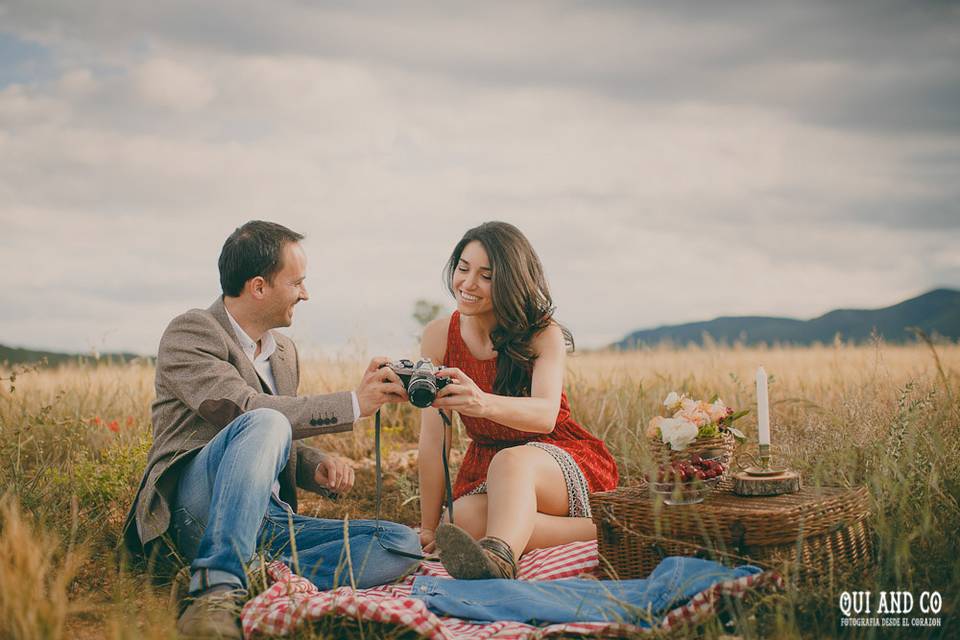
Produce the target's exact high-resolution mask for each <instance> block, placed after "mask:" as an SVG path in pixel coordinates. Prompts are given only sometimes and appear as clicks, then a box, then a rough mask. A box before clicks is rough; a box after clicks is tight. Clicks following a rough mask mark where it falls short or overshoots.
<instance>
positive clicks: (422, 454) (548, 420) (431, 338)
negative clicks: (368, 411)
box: [419, 222, 619, 579]
mask: <svg viewBox="0 0 960 640" xmlns="http://www.w3.org/2000/svg"><path fill="white" fill-rule="evenodd" d="M445 275H446V281H447V287H448V288H449V290H450V293H451V294H452V295H453V297H454V299H455V300H456V303H457V309H456V311H454V312H453V314H452V315H451V316H450V317H449V318H440V319H437V320H435V321H433V322H431V323H430V324H429V325H427V327H426V328H425V329H424V332H423V340H422V342H421V345H422V352H423V355H424V356H425V357H428V358H430V359H431V360H432V361H433V362H435V363H443V364H445V365H446V367H447V368H446V369H443V370H442V371H440V372H439V373H438V375H439V376H443V377H447V378H449V380H450V382H449V383H448V384H447V385H446V386H445V387H444V388H443V389H441V390H440V392H439V393H438V394H437V399H436V401H435V402H434V403H433V407H435V408H437V409H440V410H442V411H444V412H447V413H448V415H449V412H451V411H456V412H457V413H459V414H460V417H461V419H462V420H463V423H464V425H465V427H466V430H467V433H468V434H469V435H470V437H471V439H472V441H471V442H470V446H469V447H468V448H467V452H466V455H465V456H464V459H463V463H462V465H461V467H460V472H459V474H458V475H457V479H456V482H455V484H454V488H453V496H454V499H455V502H454V504H453V512H454V519H455V523H456V524H455V525H451V524H449V523H444V524H440V525H439V526H438V523H439V522H440V516H441V508H440V505H441V502H442V500H443V485H444V482H443V460H442V459H441V457H440V456H441V451H440V449H441V441H443V435H444V434H443V432H442V431H441V429H443V428H444V427H443V423H442V421H441V417H440V414H439V412H438V411H433V410H430V409H426V410H424V411H423V415H422V422H421V429H420V447H419V470H420V492H421V494H420V501H421V534H420V541H421V544H422V545H423V548H424V550H425V551H427V552H431V551H433V550H434V549H436V550H437V551H438V552H439V555H440V559H441V561H442V562H443V564H444V566H445V567H446V569H447V570H448V571H449V572H450V574H451V575H452V576H453V577H455V578H461V579H484V578H513V577H516V560H517V558H519V557H520V555H521V554H522V553H523V552H524V551H526V550H528V549H536V548H542V547H549V546H554V545H558V544H564V543H567V542H572V541H574V540H590V539H592V538H595V537H596V528H595V527H594V525H593V522H592V521H591V519H590V502H589V493H590V492H593V491H604V490H608V489H613V488H614V487H616V485H617V481H618V479H619V476H618V473H617V466H616V463H615V462H614V460H613V457H612V456H611V455H610V453H609V452H608V451H607V449H606V447H605V446H604V444H603V442H602V441H601V440H599V439H597V438H596V437H594V436H592V435H591V434H590V433H588V432H587V431H586V430H584V429H583V428H582V427H580V426H579V425H578V424H577V423H576V422H574V421H573V419H572V418H571V417H570V405H569V403H568V402H567V397H566V394H565V393H564V391H563V374H564V367H565V364H564V361H565V358H566V351H567V345H569V346H570V347H571V348H572V347H573V338H572V336H571V335H570V333H569V332H568V331H567V330H566V329H565V328H563V327H561V326H560V325H559V324H557V322H556V321H555V320H553V310H554V307H553V301H552V299H551V297H550V292H549V290H548V288H547V282H546V279H545V277H544V275H543V267H542V265H541V264H540V259H539V258H538V257H537V254H536V253H535V252H534V250H533V248H532V247H531V246H530V243H529V242H528V241H527V239H526V238H525V237H524V235H523V234H522V233H520V231H519V230H518V229H517V228H516V227H514V226H512V225H509V224H506V223H504V222H487V223H484V224H482V225H480V226H479V227H476V228H474V229H471V230H469V231H467V233H466V234H465V235H464V236H463V238H462V239H461V240H460V242H458V243H457V246H456V247H455V248H454V250H453V254H452V255H451V256H450V260H449V262H448V263H447V266H446V270H445ZM448 429H449V428H448ZM446 436H447V437H446V439H445V442H448V443H449V442H450V434H449V432H448V433H447V434H446ZM443 455H449V449H448V450H447V451H444V452H443Z"/></svg>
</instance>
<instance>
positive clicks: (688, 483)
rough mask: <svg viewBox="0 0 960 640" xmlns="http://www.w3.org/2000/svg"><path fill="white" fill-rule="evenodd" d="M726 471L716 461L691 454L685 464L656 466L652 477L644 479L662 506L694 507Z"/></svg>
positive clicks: (670, 463)
mask: <svg viewBox="0 0 960 640" xmlns="http://www.w3.org/2000/svg"><path fill="white" fill-rule="evenodd" d="M726 471H727V469H726V467H725V466H724V464H723V463H722V462H720V460H719V459H716V458H702V457H701V456H699V455H698V454H693V455H692V456H690V459H689V460H675V461H673V462H668V463H664V464H662V465H660V468H659V469H657V472H656V475H650V476H648V477H647V481H648V484H649V487H650V492H651V493H652V494H653V495H654V496H661V497H662V498H663V502H664V504H667V505H671V506H673V505H682V504H696V503H698V502H703V498H704V496H705V495H706V494H707V492H708V491H710V490H712V489H714V488H715V487H716V486H717V485H718V484H720V482H721V481H722V480H723V478H724V475H725V474H726Z"/></svg>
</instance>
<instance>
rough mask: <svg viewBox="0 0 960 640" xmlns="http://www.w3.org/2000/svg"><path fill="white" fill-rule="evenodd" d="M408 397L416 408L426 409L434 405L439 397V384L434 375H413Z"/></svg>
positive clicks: (408, 388)
mask: <svg viewBox="0 0 960 640" xmlns="http://www.w3.org/2000/svg"><path fill="white" fill-rule="evenodd" d="M407 395H408V396H410V403H411V404H412V405H413V406H415V407H420V408H421V409H425V408H427V407H429V406H430V405H431V404H433V400H434V398H436V397H437V383H436V382H435V381H434V377H433V375H413V376H411V377H410V384H408V385H407Z"/></svg>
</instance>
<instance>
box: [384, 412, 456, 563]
mask: <svg viewBox="0 0 960 640" xmlns="http://www.w3.org/2000/svg"><path fill="white" fill-rule="evenodd" d="M437 411H438V412H439V413H440V418H441V419H442V420H443V435H442V436H441V439H440V457H441V458H442V459H443V481H444V488H445V490H446V501H447V514H448V515H449V516H450V522H451V523H453V490H452V488H451V483H450V464H449V461H448V460H447V427H449V426H451V422H450V418H449V417H448V416H447V414H445V413H444V412H443V410H442V409H437ZM373 440H374V459H375V460H376V469H377V496H376V515H375V523H374V526H375V529H374V531H375V532H376V533H375V537H376V538H377V542H378V543H379V544H380V547H381V548H383V549H384V550H385V551H389V552H390V553H395V554H397V555H399V556H403V557H405V558H414V559H416V560H426V559H427V558H428V557H427V556H425V555H423V554H420V553H410V552H408V551H404V550H403V549H397V548H395V547H391V546H388V545H386V544H384V543H383V540H381V539H380V533H381V531H383V529H382V528H381V527H380V499H381V497H382V495H383V468H382V463H381V459H380V458H381V456H380V410H379V409H377V415H376V417H375V418H374V428H373Z"/></svg>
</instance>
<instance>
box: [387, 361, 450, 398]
mask: <svg viewBox="0 0 960 640" xmlns="http://www.w3.org/2000/svg"><path fill="white" fill-rule="evenodd" d="M381 366H383V367H390V368H391V369H393V370H394V371H395V372H396V373H397V375H398V376H400V381H401V382H402V383H403V386H404V387H406V389H407V395H408V396H410V403H411V404H413V406H415V407H420V408H421V409H425V408H426V407H429V406H430V405H431V404H433V401H434V399H435V398H436V397H437V392H438V391H439V390H440V389H443V388H444V387H445V386H447V383H449V382H450V379H449V378H438V377H437V371H440V369H442V368H443V367H442V366H441V367H438V366H434V364H433V363H432V362H430V358H425V359H423V360H418V361H417V362H416V364H414V363H413V362H411V361H410V360H400V361H399V362H388V363H387V364H384V365H381Z"/></svg>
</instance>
